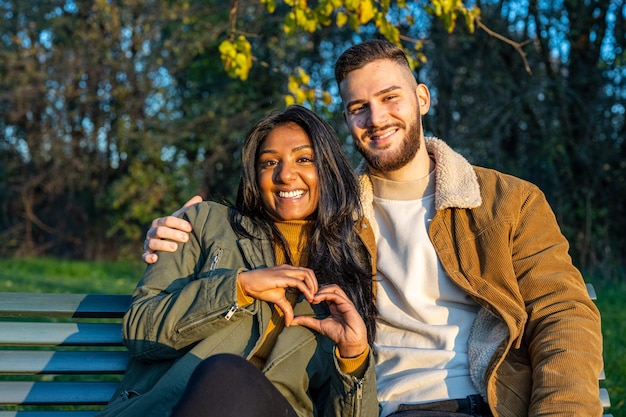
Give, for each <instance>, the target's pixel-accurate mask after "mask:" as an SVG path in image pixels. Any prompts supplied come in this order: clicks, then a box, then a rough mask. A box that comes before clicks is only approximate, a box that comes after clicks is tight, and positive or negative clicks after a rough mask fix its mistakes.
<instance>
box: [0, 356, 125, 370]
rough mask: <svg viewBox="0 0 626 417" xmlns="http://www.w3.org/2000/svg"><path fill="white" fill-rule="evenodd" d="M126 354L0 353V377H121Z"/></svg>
mask: <svg viewBox="0 0 626 417" xmlns="http://www.w3.org/2000/svg"><path fill="white" fill-rule="evenodd" d="M128 358H129V354H128V352H127V351H104V352H103V351H56V352H55V351H49V350H45V351H44V350H0V374H8V375H16V374H25V375H32V374H122V373H124V371H125V370H126V364H127V362H128Z"/></svg>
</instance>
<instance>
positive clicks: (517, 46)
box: [474, 16, 533, 74]
mask: <svg viewBox="0 0 626 417" xmlns="http://www.w3.org/2000/svg"><path fill="white" fill-rule="evenodd" d="M474 21H475V23H476V26H477V27H479V28H480V29H481V30H483V31H484V32H486V33H487V34H488V35H489V36H491V37H493V38H496V39H499V40H501V41H502V42H504V43H507V44H509V45H511V46H512V47H513V49H515V50H516V51H517V53H518V54H519V55H520V56H521V57H522V61H523V62H524V68H525V69H526V72H527V73H529V74H532V73H533V72H532V70H531V69H530V65H528V60H527V59H526V52H524V49H523V48H524V46H526V45H528V44H529V43H530V42H531V39H527V40H526V41H524V42H521V43H520V42H515V41H514V40H512V39H509V38H507V37H506V36H502V35H500V34H499V33H498V32H495V31H493V30H491V29H489V28H488V27H487V25H485V24H484V23H483V22H482V20H480V17H478V16H476V17H475V18H474Z"/></svg>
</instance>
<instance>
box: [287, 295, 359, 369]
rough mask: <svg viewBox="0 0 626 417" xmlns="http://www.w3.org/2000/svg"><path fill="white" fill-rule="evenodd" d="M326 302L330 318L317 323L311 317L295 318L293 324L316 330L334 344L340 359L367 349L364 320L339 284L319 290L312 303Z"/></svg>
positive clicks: (350, 356)
mask: <svg viewBox="0 0 626 417" xmlns="http://www.w3.org/2000/svg"><path fill="white" fill-rule="evenodd" d="M322 301H325V302H326V303H327V304H328V307H329V308H330V316H329V317H326V318H325V319H323V320H318V319H316V318H314V317H310V316H298V317H295V318H294V319H293V321H292V323H291V324H292V325H300V326H305V327H308V328H310V329H312V330H315V331H317V332H318V333H320V334H323V335H324V336H327V337H328V338H329V339H330V340H332V341H333V342H335V344H336V345H337V349H338V350H339V355H340V356H341V357H342V358H354V357H356V356H359V355H360V354H362V353H363V352H365V350H366V349H367V346H368V344H367V328H366V327H365V322H364V321H363V318H362V317H361V315H360V314H359V312H358V311H357V309H356V307H355V306H354V304H353V303H352V301H350V299H349V298H348V296H347V295H346V293H345V292H344V291H343V290H342V289H341V287H339V286H338V285H335V284H331V285H327V286H325V287H323V288H322V289H320V290H319V292H318V293H317V294H315V297H313V304H319V303H321V302H322Z"/></svg>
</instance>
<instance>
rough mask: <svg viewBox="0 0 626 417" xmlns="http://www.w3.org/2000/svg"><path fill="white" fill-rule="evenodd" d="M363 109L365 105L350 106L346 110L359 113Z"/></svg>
mask: <svg viewBox="0 0 626 417" xmlns="http://www.w3.org/2000/svg"><path fill="white" fill-rule="evenodd" d="M364 109H365V106H358V107H351V108H350V109H349V110H348V113H350V114H359V113H361V112H362V111H363V110H364Z"/></svg>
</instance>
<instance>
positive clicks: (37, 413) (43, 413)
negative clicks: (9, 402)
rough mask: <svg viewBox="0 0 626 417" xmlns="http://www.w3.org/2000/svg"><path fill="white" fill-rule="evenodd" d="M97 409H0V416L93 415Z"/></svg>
mask: <svg viewBox="0 0 626 417" xmlns="http://www.w3.org/2000/svg"><path fill="white" fill-rule="evenodd" d="M96 414H98V411H75V410H68V411H0V417H94V416H95V415H96Z"/></svg>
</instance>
